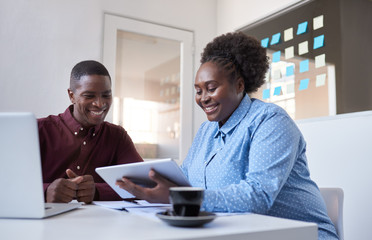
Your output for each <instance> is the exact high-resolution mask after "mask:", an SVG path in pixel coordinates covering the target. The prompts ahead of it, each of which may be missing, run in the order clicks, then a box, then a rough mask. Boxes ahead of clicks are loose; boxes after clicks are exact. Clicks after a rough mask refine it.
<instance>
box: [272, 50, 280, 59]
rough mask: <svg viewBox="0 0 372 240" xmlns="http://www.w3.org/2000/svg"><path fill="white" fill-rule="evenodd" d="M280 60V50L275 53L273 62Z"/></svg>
mask: <svg viewBox="0 0 372 240" xmlns="http://www.w3.org/2000/svg"><path fill="white" fill-rule="evenodd" d="M279 61H280V51H277V52H274V53H273V62H279Z"/></svg>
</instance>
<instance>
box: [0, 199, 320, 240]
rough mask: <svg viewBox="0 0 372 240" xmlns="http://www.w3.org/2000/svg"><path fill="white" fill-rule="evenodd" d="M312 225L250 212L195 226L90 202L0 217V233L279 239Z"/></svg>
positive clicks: (306, 238)
mask: <svg viewBox="0 0 372 240" xmlns="http://www.w3.org/2000/svg"><path fill="white" fill-rule="evenodd" d="M317 235H318V234H317V225H316V224H313V223H305V222H299V221H292V220H287V219H280V218H274V217H268V216H262V215H256V214H247V215H235V216H221V217H217V218H216V219H215V220H214V221H213V222H211V223H208V224H206V225H204V226H203V227H200V228H180V227H173V226H169V225H167V224H165V223H164V222H162V221H161V220H160V219H157V218H156V219H155V218H154V219H152V218H148V217H143V216H139V215H135V214H131V213H127V212H122V211H118V210H112V209H107V208H104V207H100V206H95V205H84V206H82V207H81V208H79V209H77V210H74V211H71V212H68V213H64V214H62V215H58V216H54V217H51V218H47V219H42V220H26V219H0V239H1V240H8V239H30V240H34V239H35V240H51V239H53V240H59V239H61V240H72V239H79V240H83V239H89V240H95V239H99V240H105V239H107V240H116V239H121V240H122V239H136V240H137V239H139V240H141V239H164V240H165V239H213V240H215V239H228V240H235V239H250V240H255V239H257V240H258V239H259V240H266V239H283V240H292V239H293V240H298V239H301V240H316V239H317Z"/></svg>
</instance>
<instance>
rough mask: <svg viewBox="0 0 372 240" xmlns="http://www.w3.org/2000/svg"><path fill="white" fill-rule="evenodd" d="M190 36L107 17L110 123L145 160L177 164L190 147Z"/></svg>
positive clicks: (149, 24)
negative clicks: (121, 130)
mask: <svg viewBox="0 0 372 240" xmlns="http://www.w3.org/2000/svg"><path fill="white" fill-rule="evenodd" d="M192 45H193V33H192V32H190V31H184V30H180V29H174V28H170V27H166V26H160V25H157V24H153V23H148V22H142V21H138V20H133V19H128V18H123V17H118V16H113V15H109V14H106V15H105V31H104V51H103V62H104V64H105V65H106V67H107V68H108V70H109V71H110V74H111V78H112V80H113V95H114V103H113V107H112V114H111V115H110V116H111V119H109V120H110V121H111V122H113V123H114V124H118V125H121V126H123V127H124V128H125V130H127V132H128V133H129V135H130V136H131V138H132V140H133V142H134V143H135V145H136V148H137V151H138V152H139V153H140V155H141V156H142V157H143V158H145V159H149V158H150V159H153V158H173V159H175V160H177V161H178V162H179V163H181V162H182V160H183V159H184V158H185V157H186V154H187V151H188V149H189V147H190V146H191V142H192V132H193V129H192V103H193V94H192V89H193V73H192V69H193V68H192V59H193V52H192V49H193V47H192Z"/></svg>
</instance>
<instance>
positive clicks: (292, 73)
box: [285, 65, 294, 77]
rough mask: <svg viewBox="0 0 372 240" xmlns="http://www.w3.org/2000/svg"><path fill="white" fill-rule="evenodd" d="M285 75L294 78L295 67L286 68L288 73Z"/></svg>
mask: <svg viewBox="0 0 372 240" xmlns="http://www.w3.org/2000/svg"><path fill="white" fill-rule="evenodd" d="M285 75H286V76H287V77H288V76H292V75H294V66H293V65H292V66H288V67H287V68H286V72H285Z"/></svg>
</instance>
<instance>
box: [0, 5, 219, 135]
mask: <svg viewBox="0 0 372 240" xmlns="http://www.w3.org/2000/svg"><path fill="white" fill-rule="evenodd" d="M104 12H107V13H112V14H116V15H120V16H125V17H131V18H135V19H139V20H145V21H149V22H154V23H158V24H163V25H167V26H171V27H176V28H180V29H186V30H191V31H193V32H194V34H195V35H194V36H195V61H194V67H195V71H196V69H197V68H198V66H199V60H200V53H201V51H202V49H203V48H204V46H205V44H206V43H207V42H209V41H210V40H211V39H212V38H213V37H215V35H216V1H215V0H203V1H199V0H187V1H184V0H136V1H133V0H78V1H76V0H64V1H46V0H32V1H29V0H14V1H5V0H1V1H0V73H1V79H0V91H1V94H0V111H31V112H34V113H35V114H36V116H37V117H42V116H47V115H49V114H58V113H60V112H62V111H64V110H65V109H66V107H67V106H68V105H69V99H68V96H67V88H68V86H69V74H70V71H71V69H72V67H73V66H74V65H75V64H76V63H77V62H79V61H82V60H86V59H94V60H98V61H101V60H102V40H103V14H104ZM193 81H194V79H190V84H193ZM190 104H193V105H194V102H193V101H192V102H190ZM199 116H200V115H199ZM199 116H196V119H197V120H194V122H197V124H196V126H195V127H194V129H197V128H198V127H199V124H200V122H201V120H199V119H198V118H199ZM194 125H195V124H194ZM194 131H196V130H194Z"/></svg>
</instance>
